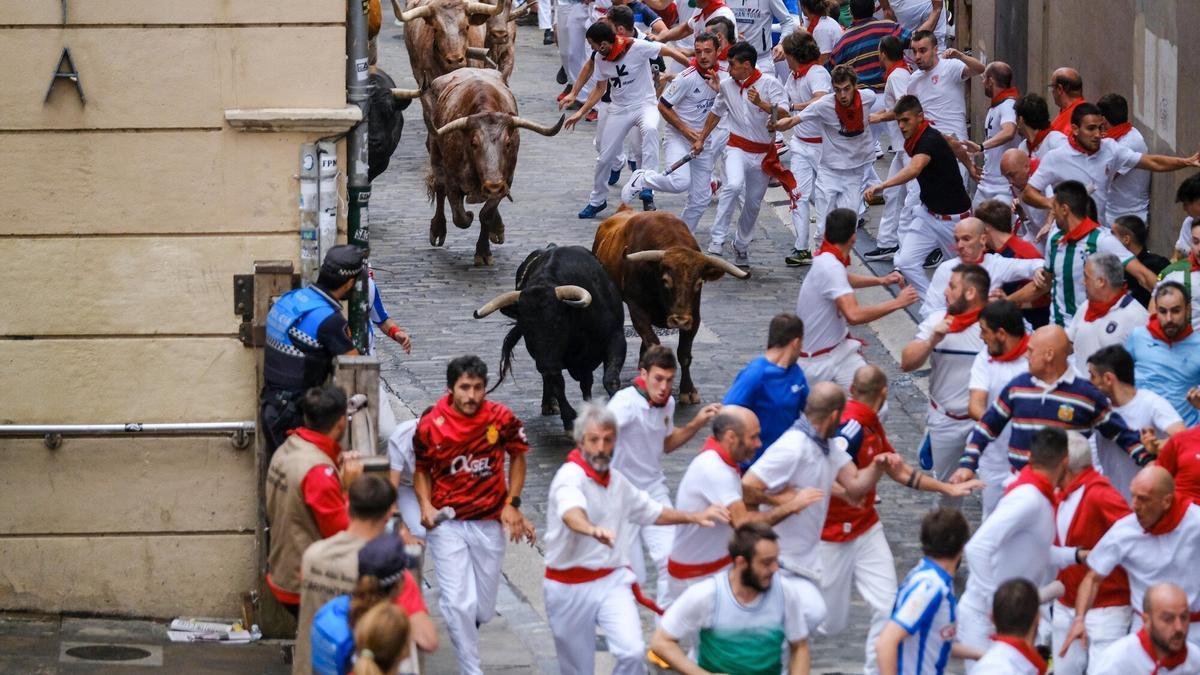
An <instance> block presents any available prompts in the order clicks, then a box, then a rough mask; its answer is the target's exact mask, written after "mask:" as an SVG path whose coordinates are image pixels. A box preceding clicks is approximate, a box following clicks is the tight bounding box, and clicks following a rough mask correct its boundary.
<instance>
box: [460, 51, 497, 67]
mask: <svg viewBox="0 0 1200 675" xmlns="http://www.w3.org/2000/svg"><path fill="white" fill-rule="evenodd" d="M467 58H469V59H476V60H479V61H483V62H484V63H486V64H487V65H488V67H490V68H495V69H496V70H499V69H500V66H498V65H496V62H495V61H493V60H492V54H491V52H489V51H488V50H487V47H467Z"/></svg>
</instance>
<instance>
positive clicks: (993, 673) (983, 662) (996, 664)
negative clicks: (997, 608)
mask: <svg viewBox="0 0 1200 675" xmlns="http://www.w3.org/2000/svg"><path fill="white" fill-rule="evenodd" d="M988 607H989V608H990V607H991V602H989V603H988ZM971 675H1038V669H1037V666H1035V665H1033V664H1032V663H1030V661H1029V659H1028V658H1026V657H1025V655H1024V654H1022V653H1021V652H1019V651H1017V650H1016V649H1014V648H1013V647H1012V646H1010V645H1008V644H1007V643H1004V642H993V643H992V646H991V647H989V648H988V650H987V653H985V654H984V655H983V658H981V659H979V660H978V661H976V662H975V667H974V668H972V669H971Z"/></svg>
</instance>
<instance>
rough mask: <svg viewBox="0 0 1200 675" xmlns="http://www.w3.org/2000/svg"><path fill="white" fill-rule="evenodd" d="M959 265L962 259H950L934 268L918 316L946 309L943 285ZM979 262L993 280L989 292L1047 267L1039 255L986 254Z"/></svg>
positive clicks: (947, 284)
mask: <svg viewBox="0 0 1200 675" xmlns="http://www.w3.org/2000/svg"><path fill="white" fill-rule="evenodd" d="M962 264H963V261H962V260H961V259H959V258H952V259H950V260H946V261H943V262H942V263H941V264H940V265H938V267H937V269H936V270H934V272H933V278H932V279H930V281H929V288H928V289H926V291H925V302H924V303H923V304H922V305H921V316H923V317H925V316H929V315H930V314H932V313H934V312H936V311H938V310H942V309H946V287H947V286H949V285H950V276H951V275H952V274H954V268H955V267H958V266H959V265H962ZM979 265H980V267H982V268H983V269H985V270H987V273H988V278H989V279H990V280H991V282H992V286H991V288H990V289H989V291H994V290H996V289H997V288H1000V287H1001V286H1003V285H1004V284H1008V283H1012V282H1014V281H1025V280H1028V279H1032V278H1033V276H1034V274H1036V273H1037V271H1038V270H1040V269H1042V268H1043V267H1045V266H1046V261H1045V260H1043V259H1042V258H1005V257H1004V256H1002V255H997V254H995V253H985V254H983V262H981V263H979Z"/></svg>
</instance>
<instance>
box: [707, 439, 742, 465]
mask: <svg viewBox="0 0 1200 675" xmlns="http://www.w3.org/2000/svg"><path fill="white" fill-rule="evenodd" d="M705 450H712V451H713V452H715V453H717V456H718V457H720V458H721V461H722V462H725V464H727V465H729V466H731V467H733V469H734V471H737V472H738V474H741V473H742V472H741V470H740V469H738V464H737V462H735V461H733V458H732V457H730V456H729V451H728V450H726V449H725V448H724V447H723V446H722V445H721V444H720V443H718V442H717V439H716V438H713V437H712V436H709V437H708V439H707V440H705V441H704V447H703V448H700V452H704V451H705Z"/></svg>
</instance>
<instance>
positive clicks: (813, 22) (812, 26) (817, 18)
mask: <svg viewBox="0 0 1200 675" xmlns="http://www.w3.org/2000/svg"><path fill="white" fill-rule="evenodd" d="M819 23H821V15H820V14H815V15H813V18H811V19H809V20H808V25H807V26H805V27H804V30H807V31H808V34H809V35H816V33H814V32H813V31H815V30H817V24H819Z"/></svg>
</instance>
